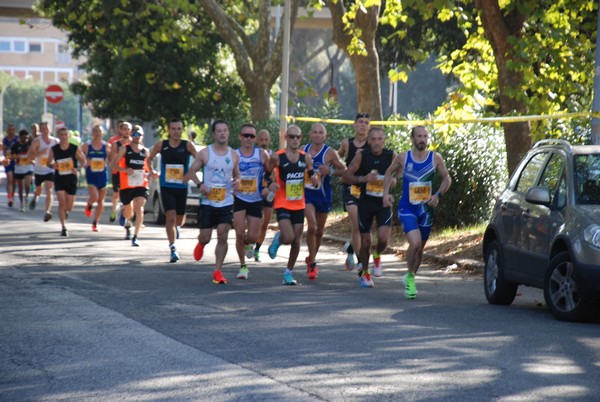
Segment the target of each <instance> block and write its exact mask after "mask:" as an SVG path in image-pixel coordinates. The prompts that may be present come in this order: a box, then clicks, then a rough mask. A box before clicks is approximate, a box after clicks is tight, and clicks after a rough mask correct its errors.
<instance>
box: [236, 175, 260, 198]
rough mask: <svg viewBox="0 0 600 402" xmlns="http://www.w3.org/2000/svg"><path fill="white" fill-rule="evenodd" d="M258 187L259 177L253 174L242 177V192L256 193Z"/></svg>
mask: <svg viewBox="0 0 600 402" xmlns="http://www.w3.org/2000/svg"><path fill="white" fill-rule="evenodd" d="M257 189H258V179H257V178H256V177H252V176H242V177H240V189H239V192H240V193H242V194H254V193H256V190H257Z"/></svg>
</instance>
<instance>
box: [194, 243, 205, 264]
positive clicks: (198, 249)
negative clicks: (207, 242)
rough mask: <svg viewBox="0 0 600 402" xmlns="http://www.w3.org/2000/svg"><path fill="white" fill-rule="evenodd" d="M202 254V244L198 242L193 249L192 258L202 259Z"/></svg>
mask: <svg viewBox="0 0 600 402" xmlns="http://www.w3.org/2000/svg"><path fill="white" fill-rule="evenodd" d="M203 254H204V244H202V243H200V242H198V244H197V245H196V248H195V249H194V259H195V260H196V261H200V260H201V259H202V255H203Z"/></svg>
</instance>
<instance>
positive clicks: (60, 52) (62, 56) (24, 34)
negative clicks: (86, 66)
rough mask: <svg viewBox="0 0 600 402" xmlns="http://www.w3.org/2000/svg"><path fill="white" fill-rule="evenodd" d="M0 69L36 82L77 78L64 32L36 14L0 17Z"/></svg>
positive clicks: (64, 80) (76, 64)
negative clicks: (26, 16) (28, 16)
mask: <svg viewBox="0 0 600 402" xmlns="http://www.w3.org/2000/svg"><path fill="white" fill-rule="evenodd" d="M0 71H2V72H4V73H7V74H9V75H12V76H14V77H17V78H21V79H22V78H25V77H27V78H28V79H32V80H34V81H35V82H40V83H58V82H68V83H70V82H73V81H75V80H77V79H78V78H79V70H78V61H77V60H74V59H73V58H72V57H71V50H70V47H69V45H68V43H67V35H66V33H64V32H62V31H61V30H59V29H57V28H56V27H54V26H52V23H51V21H49V20H46V19H41V18H36V17H32V18H26V19H23V18H19V17H0Z"/></svg>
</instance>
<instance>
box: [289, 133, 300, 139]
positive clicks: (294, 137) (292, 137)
mask: <svg viewBox="0 0 600 402" xmlns="http://www.w3.org/2000/svg"><path fill="white" fill-rule="evenodd" d="M287 137H288V138H289V139H291V140H294V139H296V140H299V139H300V137H301V135H300V134H298V135H294V134H288V135H287Z"/></svg>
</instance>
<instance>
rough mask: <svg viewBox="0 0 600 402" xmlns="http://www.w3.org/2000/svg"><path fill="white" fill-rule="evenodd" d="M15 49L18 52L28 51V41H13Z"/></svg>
mask: <svg viewBox="0 0 600 402" xmlns="http://www.w3.org/2000/svg"><path fill="white" fill-rule="evenodd" d="M13 46H14V51H15V52H16V53H25V52H26V51H27V43H26V42H25V41H22V40H16V41H14V42H13Z"/></svg>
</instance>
